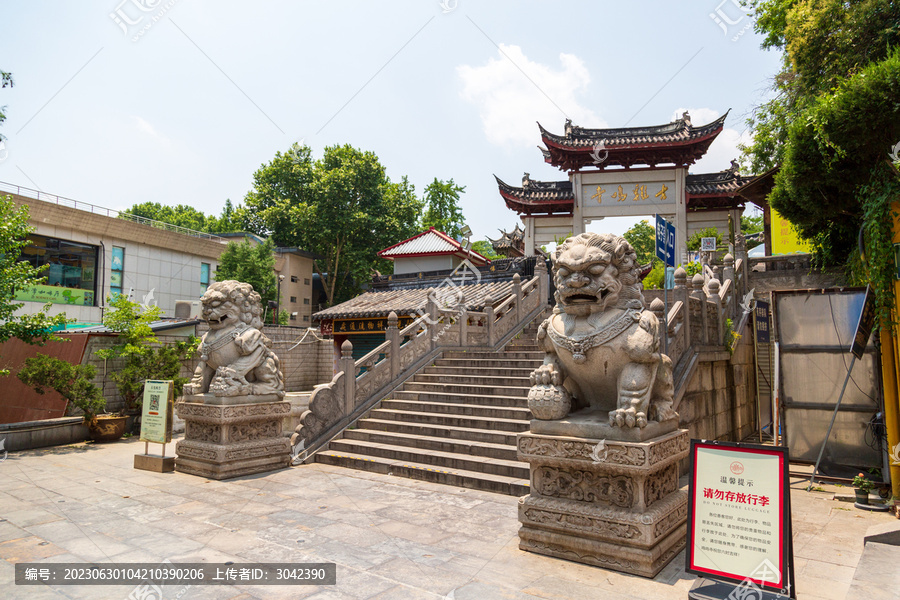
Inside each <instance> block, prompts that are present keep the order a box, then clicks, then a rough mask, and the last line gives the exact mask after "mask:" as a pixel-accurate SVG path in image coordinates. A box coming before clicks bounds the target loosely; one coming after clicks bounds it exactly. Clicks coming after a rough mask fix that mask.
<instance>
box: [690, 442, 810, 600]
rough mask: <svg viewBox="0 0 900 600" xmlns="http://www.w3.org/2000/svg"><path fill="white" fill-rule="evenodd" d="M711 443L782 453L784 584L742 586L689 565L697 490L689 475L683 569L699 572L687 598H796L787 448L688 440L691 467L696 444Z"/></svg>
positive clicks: (704, 599)
mask: <svg viewBox="0 0 900 600" xmlns="http://www.w3.org/2000/svg"><path fill="white" fill-rule="evenodd" d="M698 443H699V444H704V445H706V444H712V445H715V446H721V447H722V448H736V449H737V448H742V449H749V450H764V451H769V452H771V451H773V450H775V451H779V452H783V453H784V459H783V460H784V462H783V464H784V468H783V469H782V472H781V473H780V474H779V476H780V477H781V478H782V480H783V484H782V485H783V490H784V497H783V498H781V502H782V505H783V515H785V517H786V518H784V517H783V518H784V520H783V521H782V523H783V525H784V530H783V531H784V533H783V537H782V543H783V544H784V546H783V547H784V560H783V562H782V563H781V564H780V565H778V568H779V569H782V570H783V571H782V572H783V573H784V572H785V571H786V579H787V585H786V586H785V588H784V589H781V590H779V591H773V590H772V589H771V588H769V589H765V588H764V587H763V586H760V585H755V584H754V585H752V587H744V586H746V585H747V581H748V579H745V580H743V581H740V580H739V579H738V578H737V577H735V578H730V577H722V578H721V579H716V578H714V577H712V576H711V575H710V574H708V573H704V572H702V571H698V570H695V569H694V568H692V565H691V549H692V544H694V543H695V540H694V539H693V531H694V499H695V495H694V494H696V492H697V490H695V489H694V477H691V480H690V484H689V486H688V498H689V500H688V523H687V549H686V551H685V563H686V564H685V571H686V572H688V573H694V574H695V575H700V577H699V578H698V579H697V580H696V581H695V582H694V584H693V586H692V587H691V589H690V591H689V592H688V599H689V600H735V598H746V599H747V600H750V599H752V600H796V598H797V588H796V585H795V582H794V519H793V515H792V513H791V486H790V476H789V471H788V464H789V459H788V449H787V448H783V447H775V448H773V447H772V446H763V445H760V444H745V443H735V442H718V441H712V440H696V439H692V440H691V454H690V458H691V463H692V464H691V468H692V469H695V468H696V464H695V457H696V446H697V444H698Z"/></svg>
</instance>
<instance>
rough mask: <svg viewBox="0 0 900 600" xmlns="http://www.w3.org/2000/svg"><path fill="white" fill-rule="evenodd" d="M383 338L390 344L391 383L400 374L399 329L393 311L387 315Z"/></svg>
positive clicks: (395, 314)
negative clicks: (385, 333)
mask: <svg viewBox="0 0 900 600" xmlns="http://www.w3.org/2000/svg"><path fill="white" fill-rule="evenodd" d="M385 337H386V338H387V341H388V342H390V343H391V344H390V346H388V356H389V357H390V360H391V380H392V381H393V380H394V379H396V378H397V375H399V374H400V329H398V328H397V313H395V312H394V311H391V314H389V315H388V326H387V335H386V336H385Z"/></svg>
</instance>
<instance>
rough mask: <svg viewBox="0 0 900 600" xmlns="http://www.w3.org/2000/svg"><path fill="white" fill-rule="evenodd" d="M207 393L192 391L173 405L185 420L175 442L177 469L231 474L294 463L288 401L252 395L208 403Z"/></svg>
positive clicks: (218, 476) (211, 474) (205, 474)
mask: <svg viewBox="0 0 900 600" xmlns="http://www.w3.org/2000/svg"><path fill="white" fill-rule="evenodd" d="M204 396H206V395H205V394H199V395H197V396H188V397H186V400H187V401H185V402H179V403H178V404H176V405H175V410H176V412H177V414H178V416H179V417H181V418H182V419H184V421H185V430H184V439H183V440H181V441H179V442H178V443H177V444H176V445H175V452H176V454H177V455H178V458H177V459H176V461H175V469H176V470H177V471H180V472H182V473H190V474H191V475H200V476H201V477H209V478H210V479H228V478H230V477H238V476H241V475H250V474H252V473H263V472H266V471H272V470H274V469H281V468H284V467H287V466H288V465H289V464H290V455H291V446H290V442H289V440H288V439H287V438H285V437H284V436H283V435H282V424H283V422H284V418H285V417H286V416H288V415H289V414H290V412H291V404H290V402H284V401H281V402H258V401H256V400H257V398H258V396H248V397H245V398H240V397H230V398H229V404H227V405H223V404H208V403H206V402H204ZM210 399H211V398H210ZM242 399H243V402H240V400H242Z"/></svg>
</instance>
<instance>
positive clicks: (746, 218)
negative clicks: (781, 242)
mask: <svg viewBox="0 0 900 600" xmlns="http://www.w3.org/2000/svg"><path fill="white" fill-rule="evenodd" d="M764 229H765V225H764V224H763V215H762V213H760V214H755V215H754V214H745V215H741V233H743V234H744V235H752V234H754V233H760V232H762V231H763V230H764ZM760 244H762V241H761V240H757V241H748V242H747V249H748V250H749V249H750V248H755V247H757V246H759V245H760Z"/></svg>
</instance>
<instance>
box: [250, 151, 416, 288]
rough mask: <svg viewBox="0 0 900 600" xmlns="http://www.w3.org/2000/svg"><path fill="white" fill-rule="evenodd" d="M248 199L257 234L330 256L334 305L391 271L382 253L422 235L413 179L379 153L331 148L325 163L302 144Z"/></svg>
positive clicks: (323, 275) (265, 172) (327, 273)
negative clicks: (395, 171) (395, 172)
mask: <svg viewBox="0 0 900 600" xmlns="http://www.w3.org/2000/svg"><path fill="white" fill-rule="evenodd" d="M244 202H245V204H246V208H244V209H242V210H241V211H240V212H241V214H242V215H243V216H244V219H245V220H244V223H245V225H246V227H247V228H248V229H249V230H250V231H252V232H254V233H257V234H260V235H263V236H269V235H271V236H272V238H273V239H274V241H275V243H276V244H277V245H279V246H297V247H300V248H303V249H304V250H308V251H310V252H313V253H315V254H318V255H320V256H321V257H322V258H321V259H317V260H316V261H315V270H316V273H317V274H318V275H319V277H320V279H321V281H322V284H323V287H324V288H325V293H326V296H327V301H328V303H329V305H331V304H334V303H335V302H339V301H342V300H344V299H347V298H350V297H353V296H354V295H356V294H357V293H358V291H359V286H358V283H357V282H360V281H364V280H367V279H368V278H369V277H370V276H371V273H372V272H373V271H375V270H378V271H381V272H390V269H391V265H390V263H389V262H388V261H385V260H382V259H379V258H378V257H377V256H376V254H375V253H376V252H377V251H378V250H380V249H381V248H385V247H387V246H389V245H391V244H394V243H396V242H398V241H401V240H403V239H405V238H408V237H411V236H412V235H413V234H415V233H416V232H417V231H418V217H419V213H420V211H421V209H422V202H421V201H420V200H419V199H418V198H416V195H415V188H414V187H413V186H412V185H411V184H410V183H409V182H408V181H407V179H406V178H405V177H403V178H402V179H401V180H400V181H399V182H392V181H391V180H390V178H389V177H388V176H387V174H386V173H385V169H384V167H383V166H382V165H381V163H380V162H379V160H378V157H377V156H376V155H375V154H374V153H372V152H366V151H362V150H358V149H356V148H353V147H352V146H350V145H343V146H337V145H336V146H329V147H327V148H325V151H324V154H323V156H322V158H321V159H319V160H313V158H312V153H311V151H310V149H309V148H308V147H306V146H300V145H297V144H295V145H294V146H293V147H292V148H291V149H290V150H289V151H288V152H286V153H283V154H282V153H281V152H279V153H276V155H275V158H274V159H272V161H270V162H269V163H268V164H264V165H262V166H261V167H260V168H259V169H258V170H257V171H256V173H254V175H253V189H252V190H251V191H250V192H249V193H248V194H247V196H246V198H245V199H244Z"/></svg>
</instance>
